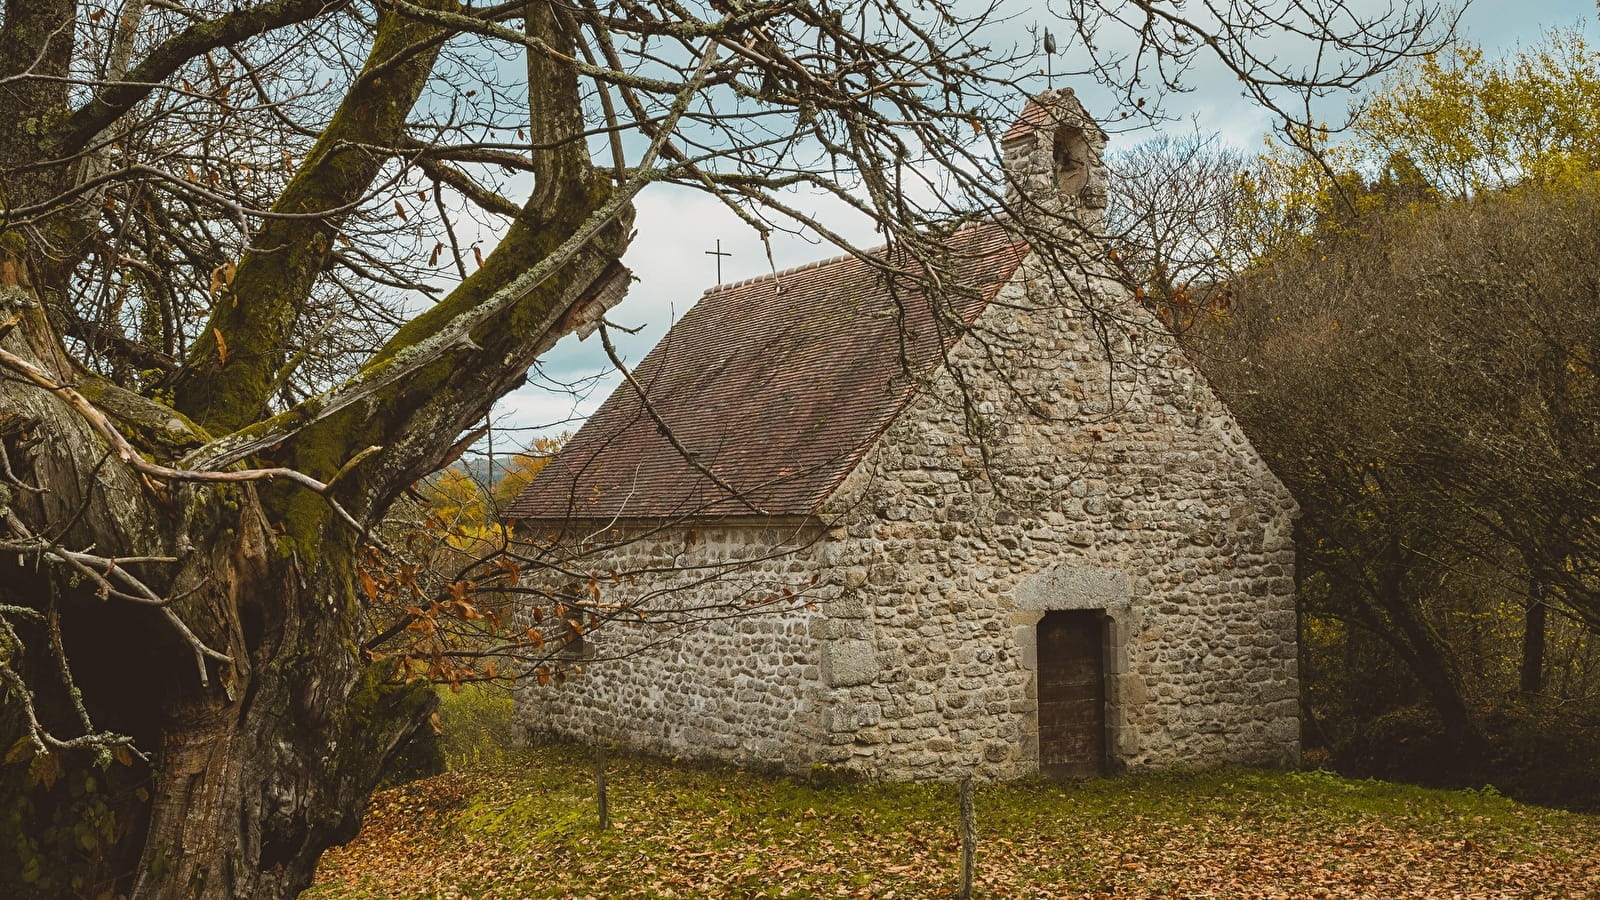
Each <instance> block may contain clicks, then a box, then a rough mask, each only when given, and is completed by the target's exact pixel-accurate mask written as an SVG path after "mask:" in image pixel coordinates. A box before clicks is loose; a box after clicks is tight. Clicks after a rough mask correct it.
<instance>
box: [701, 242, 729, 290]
mask: <svg viewBox="0 0 1600 900" xmlns="http://www.w3.org/2000/svg"><path fill="white" fill-rule="evenodd" d="M706 255H707V256H714V257H716V258H717V284H721V283H722V258H723V257H724V256H732V255H733V254H732V253H723V252H722V238H717V249H715V250H707V251H706Z"/></svg>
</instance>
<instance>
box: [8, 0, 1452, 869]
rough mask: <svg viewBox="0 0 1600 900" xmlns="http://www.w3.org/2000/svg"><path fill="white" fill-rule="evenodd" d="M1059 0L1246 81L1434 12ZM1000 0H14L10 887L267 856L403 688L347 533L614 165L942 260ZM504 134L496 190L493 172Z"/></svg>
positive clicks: (304, 862) (585, 234)
mask: <svg viewBox="0 0 1600 900" xmlns="http://www.w3.org/2000/svg"><path fill="white" fill-rule="evenodd" d="M1274 9H1277V10H1279V12H1278V13H1273V12H1272V10H1274ZM1135 11H1136V12H1137V15H1133V14H1132V13H1133V12H1135ZM1061 12H1062V15H1064V16H1066V17H1067V18H1068V19H1069V20H1070V21H1071V22H1072V23H1073V26H1074V27H1075V28H1076V29H1078V30H1079V32H1080V33H1081V34H1082V35H1083V36H1084V37H1085V39H1086V41H1085V44H1086V46H1087V47H1090V48H1093V46H1094V45H1092V44H1089V43H1088V39H1089V38H1091V37H1092V36H1095V35H1100V36H1104V35H1105V34H1106V33H1107V29H1108V28H1110V27H1112V26H1116V27H1118V28H1121V29H1123V30H1124V33H1125V34H1127V35H1130V36H1131V37H1132V39H1133V41H1134V43H1135V44H1136V45H1137V47H1138V50H1137V52H1136V53H1134V54H1133V55H1132V56H1130V57H1129V59H1128V60H1127V65H1125V66H1124V67H1122V68H1120V69H1115V70H1112V69H1104V68H1102V62H1101V61H1098V60H1097V61H1096V62H1095V63H1094V64H1093V68H1094V69H1095V71H1097V72H1107V73H1114V74H1112V75H1108V77H1112V78H1113V79H1114V78H1123V79H1126V78H1128V77H1130V73H1135V77H1137V76H1136V73H1138V72H1140V71H1145V72H1149V71H1156V72H1159V73H1160V76H1161V79H1162V80H1166V79H1167V78H1168V77H1169V76H1171V75H1173V74H1174V72H1173V70H1172V69H1171V68H1170V66H1172V65H1174V64H1175V65H1177V66H1179V67H1180V68H1181V67H1182V66H1183V65H1185V64H1187V62H1189V61H1190V60H1192V59H1194V58H1195V56H1196V54H1199V53H1206V54H1213V55H1214V56H1215V57H1216V58H1218V59H1220V60H1222V61H1224V63H1225V64H1226V65H1227V66H1228V68H1230V69H1232V70H1233V71H1234V72H1236V73H1238V75H1239V76H1240V77H1241V78H1242V79H1244V83H1245V84H1246V85H1247V86H1248V89H1249V90H1250V91H1251V92H1252V93H1253V94H1255V95H1256V96H1257V97H1258V98H1262V99H1271V100H1273V101H1274V102H1277V98H1279V97H1280V96H1282V95H1280V94H1279V93H1277V92H1279V91H1281V90H1287V89H1289V88H1297V89H1299V90H1301V91H1302V92H1303V93H1308V94H1315V93H1317V92H1318V91H1321V90H1325V89H1329V88H1334V87H1340V86H1346V85H1349V84H1353V83H1354V82H1355V81H1356V80H1358V79H1359V78H1360V77H1363V76H1365V75H1368V74H1370V73H1372V72H1375V71H1378V70H1381V69H1382V68H1383V66H1385V65H1387V64H1388V63H1389V62H1390V61H1392V60H1393V59H1395V58H1397V57H1398V56H1403V55H1405V54H1410V53H1415V52H1418V51H1420V50H1423V49H1427V48H1428V47H1429V46H1431V44H1430V41H1432V40H1433V39H1434V37H1436V36H1437V35H1436V31H1435V26H1437V25H1439V24H1440V23H1441V20H1440V19H1439V17H1438V14H1437V11H1436V10H1435V9H1433V8H1431V7H1423V6H1415V7H1414V6H1413V5H1411V4H1407V5H1405V6H1404V7H1402V8H1400V9H1398V10H1395V11H1392V12H1391V13H1390V14H1389V15H1387V16H1385V17H1380V18H1379V19H1378V20H1376V21H1374V22H1362V21H1358V19H1357V17H1354V16H1353V15H1352V14H1351V13H1350V12H1349V11H1348V10H1347V9H1346V8H1345V7H1344V5H1343V4H1341V3H1321V4H1308V3H1304V2H1298V0H1295V2H1281V3H1269V2H1264V0H1257V2H1250V3H1243V2H1235V3H1232V4H1229V5H1228V7H1227V9H1226V10H1225V12H1224V14H1223V15H1221V16H1219V17H1218V18H1217V19H1216V20H1206V21H1186V20H1184V19H1182V18H1180V15H1181V14H1182V7H1181V6H1180V5H1179V4H1176V3H1164V2H1163V3H1146V2H1140V3H1132V4H1123V3H1109V2H1106V3H1087V2H1072V3H1069V4H1067V5H1066V7H1065V8H1064V9H1063V10H1062V11H1061ZM998 13H999V10H998V9H996V8H976V9H973V10H972V11H970V12H955V11H952V10H951V9H949V8H946V7H943V6H937V5H936V6H934V7H930V8H924V7H922V6H919V5H914V4H901V3H898V2H893V0H869V2H865V3H853V4H843V5H836V4H834V3H831V2H815V0H810V2H807V0H776V2H753V3H747V2H737V0H729V2H721V0H716V2H712V3H710V4H709V6H684V5H682V4H679V3H676V2H660V3H649V2H637V0H615V2H604V3H602V2H594V0H577V2H573V3H555V2H544V0H537V2H527V0H507V2H501V3H493V4H490V5H487V6H481V7H468V6H464V5H462V4H460V3H458V2H455V0H378V2H371V3H368V2H356V0H256V2H235V0H196V2H192V3H186V4H185V3H177V2H169V0H155V2H148V3H145V2H139V0H125V2H115V3H113V2H94V0H8V2H7V3H6V4H5V7H4V12H3V18H0V110H4V112H5V113H6V121H7V123H8V127H6V128H5V129H0V377H3V379H4V382H3V383H4V390H3V392H0V449H3V455H0V479H3V489H0V513H3V518H0V521H3V526H0V549H3V550H4V551H5V556H4V560H3V561H0V683H3V684H4V701H3V702H4V706H3V707H0V736H3V737H4V738H5V743H4V746H5V748H6V749H7V751H8V752H7V754H6V758H7V759H8V760H9V761H10V762H9V764H8V765H6V766H5V767H4V768H3V769H0V803H3V804H5V807H4V815H5V816H6V817H7V818H6V819H5V821H7V822H12V823H16V825H17V830H18V832H19V837H18V839H17V840H16V841H13V842H5V844H4V846H3V847H0V879H5V880H6V882H7V884H6V887H7V889H8V891H9V892H10V893H12V894H13V895H21V896H28V895H35V896H57V895H61V894H64V893H71V892H81V893H85V894H89V895H98V894H101V893H104V892H111V893H117V894H127V895H129V896H132V897H136V898H148V897H185V898H193V897H284V896H291V895H293V894H294V893H296V892H298V891H299V890H300V889H302V888H303V887H304V886H305V885H306V884H307V883H308V882H309V880H310V878H311V874H312V871H313V869H314V867H315V864H316V861H317V859H318V857H319V855H320V854H321V852H322V850H323V849H324V848H326V847H327V846H329V845H330V844H331V843H333V842H337V841H340V840H343V839H345V838H347V837H349V836H350V835H351V834H352V833H353V831H354V829H355V827H356V825H357V823H358V822H359V817H360V811H361V808H362V805H363V803H364V801H365V798H366V796H367V795H368V793H369V792H370V790H371V789H372V786H373V784H374V782H375V780H376V777H377V772H378V770H379V768H380V766H381V765H382V762H383V760H384V759H385V758H386V757H387V756H388V755H389V754H390V753H391V752H392V751H393V749H394V747H395V746H396V745H397V743H398V742H400V741H401V739H402V738H404V737H405V736H406V735H407V734H408V733H409V732H410V731H412V730H413V729H415V728H416V727H417V726H418V724H419V723H420V722H422V721H424V720H425V719H426V716H427V713H428V711H429V709H430V706H431V703H432V696H431V694H430V693H429V692H428V691H427V690H426V689H425V686H424V685H422V684H419V683H417V682H414V681H413V682H407V681H406V679H405V677H404V674H405V673H403V672H397V671H396V667H395V665H394V661H393V659H380V658H377V657H375V656H374V655H373V654H372V653H371V652H370V651H371V650H372V649H373V648H372V646H371V644H370V639H371V638H372V637H373V636H374V635H373V633H372V630H371V629H372V628H373V626H372V625H371V623H370V619H369V616H368V612H369V611H370V610H369V609H368V607H367V603H368V599H367V592H366V591H364V590H363V589H362V588H361V587H359V586H358V582H359V580H360V579H359V571H360V562H359V559H358V554H359V552H360V550H359V548H360V547H361V546H362V544H363V542H364V541H370V540H372V539H373V535H372V530H373V529H374V527H375V526H376V524H377V523H378V522H379V521H380V519H381V518H382V517H383V515H384V513H385V512H386V511H387V510H388V509H389V508H390V506H391V505H392V504H393V502H394V501H395V499H396V497H398V496H399V495H400V494H401V493H402V492H403V491H404V490H405V489H406V488H407V486H409V485H411V484H412V483H414V482H415V481H417V480H418V479H419V478H421V477H422V476H424V475H426V474H427V473H430V472H432V471H434V470H436V469H437V468H439V467H440V466H441V465H443V464H445V462H446V461H448V460H449V459H451V458H452V454H454V453H457V452H459V449H460V446H461V441H462V440H463V435H468V436H469V437H470V431H471V429H472V428H473V427H474V426H475V424H476V423H478V422H480V421H481V420H482V419H483V417H484V415H485V412H486V410H487V407H488V405H489V404H490V403H491V402H492V400H493V399H494V398H496V397H498V396H500V395H502V394H504V393H505V392H506V391H508V390H510V389H511V388H512V387H514V386H515V385H517V384H518V383H520V381H521V380H522V378H523V377H524V372H525V371H526V370H527V368H528V366H529V365H530V364H531V363H532V362H534V361H535V360H537V359H538V358H539V356H540V354H542V353H543V352H544V351H545V350H546V349H547V348H549V347H550V346H551V345H552V344H553V343H554V342H555V341H556V340H557V339H559V338H560V337H561V336H562V335H564V334H566V333H568V332H570V331H572V330H573V329H575V328H579V327H588V326H589V325H592V324H593V323H595V322H597V321H598V320H599V319H600V317H601V316H602V315H603V314H604V311H605V309H606V308H607V307H608V306H609V305H611V304H612V303H614V302H616V300H617V299H619V298H620V296H621V295H622V293H623V290H624V289H625V287H626V284H627V281H628V278H629V276H628V273H627V270H626V269H625V268H624V267H623V266H622V264H621V263H620V261H619V260H620V258H621V256H622V254H623V252H624V251H625V250H626V249H627V247H628V244H629V241H630V239H631V223H632V205H631V204H632V200H633V198H634V197H635V196H636V195H637V194H638V192H639V191H640V190H642V189H643V188H645V187H646V186H648V185H652V184H655V183H658V182H670V183H675V184H680V185H686V186H689V187H693V188H697V189H700V190H704V191H707V192H710V193H711V194H712V195H714V196H715V197H717V198H719V199H720V200H721V201H722V202H724V203H726V204H727V205H728V206H729V207H730V208H731V209H733V210H734V211H735V212H736V213H738V214H739V215H740V216H741V217H742V218H743V219H744V220H745V221H747V222H749V223H750V224H751V225H752V226H753V227H755V228H756V229H757V230H758V231H761V232H762V233H763V234H766V233H769V232H770V231H771V230H773V229H775V228H779V227H784V228H794V229H804V230H807V231H809V232H814V233H817V234H821V235H823V236H824V237H826V238H827V239H829V240H832V241H834V242H835V243H839V244H841V245H845V242H844V241H843V240H842V238H840V237H838V236H837V235H834V234H832V233H831V232H829V231H828V229H827V228H826V227H824V226H823V225H822V224H821V223H819V222H817V221H814V220H813V219H812V217H810V216H809V215H808V214H807V213H806V211H805V210H803V209H801V208H799V206H798V205H797V203H796V201H795V200H794V196H795V194H794V189H796V188H801V187H810V188H814V189H818V190H822V191H825V192H827V193H829V194H831V195H833V196H834V197H836V198H838V199H839V200H840V201H841V202H843V203H845V204H847V205H849V206H851V207H853V208H855V209H857V210H859V211H860V212H862V213H863V214H865V215H868V216H871V217H873V218H874V219H875V220H877V221H878V222H879V223H880V227H881V230H882V232H883V235H884V238H885V239H886V240H887V241H888V242H889V243H891V244H892V245H894V246H895V247H897V248H899V249H901V250H903V251H904V254H905V255H903V256H901V257H898V258H901V259H909V260H912V261H914V262H919V263H920V262H930V263H931V262H932V261H935V260H936V258H937V255H938V240H937V237H936V235H937V226H940V225H941V224H943V223H945V222H946V221H948V220H949V219H951V218H953V217H957V216H960V215H967V214H971V213H974V212H977V211H980V210H983V209H986V208H993V207H995V206H997V205H999V198H1000V197H1001V196H1003V191H1002V189H1001V186H999V185H995V184H992V183H990V182H989V181H988V180H987V179H986V177H985V175H984V173H986V172H987V171H988V170H989V168H990V167H989V166H988V165H987V161H988V160H991V159H993V158H994V155H995V154H994V147H993V143H992V139H988V138H987V137H986V136H987V135H992V134H995V133H996V129H995V127H994V126H995V123H996V122H999V123H1000V124H1004V121H1005V119H1006V118H1007V117H1008V116H1009V115H1010V114H1012V113H1014V110H1015V107H1016V106H1017V105H1018V103H1017V102H1016V101H1017V99H1018V98H1016V96H1015V88H1014V87H1013V85H1012V79H1013V78H1014V77H1015V76H1016V74H1017V73H1018V67H1017V63H1018V60H1017V59H1015V58H1013V57H1012V56H1011V55H1009V54H1008V53H1006V52H1004V51H1000V52H993V51H990V50H988V49H987V48H986V44H985V41H986V38H985V37H984V34H985V32H984V30H983V29H984V27H985V26H986V25H988V24H991V23H992V22H993V21H995V20H997V19H998V18H999V16H998V15H997V14H998ZM1268 32H1272V33H1276V34H1280V35H1283V36H1286V37H1287V38H1289V39H1298V40H1310V41H1311V42H1312V44H1313V45H1315V46H1316V47H1318V48H1320V49H1324V50H1327V51H1328V55H1327V56H1326V57H1325V58H1326V59H1329V60H1333V59H1337V58H1343V59H1346V60H1347V61H1346V62H1345V63H1341V64H1339V65H1337V66H1335V67H1334V69H1333V70H1332V74H1327V73H1324V72H1323V71H1321V70H1320V69H1317V68H1315V67H1313V68H1311V69H1307V70H1304V71H1300V70H1295V71H1290V70H1287V69H1284V68H1280V67H1278V66H1276V65H1275V64H1274V63H1273V62H1272V59H1271V57H1269V56H1266V55H1262V54H1260V53H1257V52H1256V51H1255V50H1253V49H1252V48H1253V47H1254V46H1255V45H1254V42H1255V41H1256V40H1257V39H1258V38H1260V37H1263V36H1264V35H1266V34H1267V33H1268ZM1090 52H1091V53H1098V52H1099V51H1098V50H1096V49H1091V50H1090ZM1130 67H1131V68H1130ZM1123 83H1124V84H1125V85H1127V86H1129V90H1130V91H1132V86H1133V85H1136V84H1138V82H1137V81H1124V82H1123ZM1130 97H1131V94H1130ZM518 175H520V176H524V177H527V176H531V179H532V187H531V190H529V191H528V192H527V195H526V196H525V197H508V196H507V191H508V190H509V189H510V185H511V184H512V183H513V181H512V177H513V176H518ZM491 232H492V233H494V234H498V235H499V239H498V241H497V242H496V243H495V244H494V248H493V250H492V252H488V253H486V254H485V253H484V252H483V245H482V244H481V243H480V239H479V235H480V234H483V233H491ZM480 257H481V258H480ZM883 258H888V257H883ZM363 648H366V651H364V649H363Z"/></svg>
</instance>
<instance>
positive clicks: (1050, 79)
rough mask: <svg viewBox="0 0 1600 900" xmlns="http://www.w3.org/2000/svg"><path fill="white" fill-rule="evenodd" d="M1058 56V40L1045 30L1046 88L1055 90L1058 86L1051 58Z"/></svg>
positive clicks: (1048, 30)
mask: <svg viewBox="0 0 1600 900" xmlns="http://www.w3.org/2000/svg"><path fill="white" fill-rule="evenodd" d="M1055 55H1056V39H1055V37H1054V36H1053V35H1051V34H1050V29H1048V28H1046V29H1045V30H1044V83H1045V87H1048V88H1051V89H1054V88H1055V86H1056V76H1055V67H1054V66H1053V65H1051V60H1050V57H1052V56H1055Z"/></svg>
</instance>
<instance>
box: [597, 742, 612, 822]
mask: <svg viewBox="0 0 1600 900" xmlns="http://www.w3.org/2000/svg"><path fill="white" fill-rule="evenodd" d="M594 798H595V806H596V808H597V809H598V810H599V813H600V830H601V831H605V830H606V829H608V828H610V827H611V804H610V802H609V801H608V800H607V798H606V749H605V748H604V747H596V748H594Z"/></svg>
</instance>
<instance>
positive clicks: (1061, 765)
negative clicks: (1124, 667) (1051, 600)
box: [1038, 610, 1106, 777]
mask: <svg viewBox="0 0 1600 900" xmlns="http://www.w3.org/2000/svg"><path fill="white" fill-rule="evenodd" d="M1104 632H1105V625H1104V616H1103V615H1102V614H1101V613H1100V612H1099V611H1097V610H1058V611H1054V612H1047V613H1045V615H1044V618H1043V619H1041V620H1040V621H1039V626H1038V638H1039V656H1038V659H1039V771H1040V773H1041V774H1044V775H1048V776H1052V777H1087V776H1093V775H1099V774H1100V773H1101V772H1102V771H1103V769H1104V764H1105V757H1106V743H1105V734H1106V703H1105V661H1104V651H1103V649H1102V648H1103V637H1102V636H1103V634H1104Z"/></svg>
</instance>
